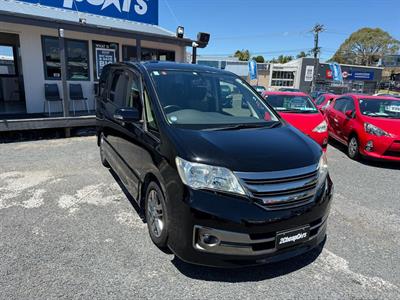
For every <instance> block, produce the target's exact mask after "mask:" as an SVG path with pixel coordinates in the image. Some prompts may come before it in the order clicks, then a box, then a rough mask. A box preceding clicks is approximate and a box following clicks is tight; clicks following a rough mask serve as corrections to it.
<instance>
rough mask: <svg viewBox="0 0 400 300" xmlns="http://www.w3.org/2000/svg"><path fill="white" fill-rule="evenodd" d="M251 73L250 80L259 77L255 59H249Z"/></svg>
mask: <svg viewBox="0 0 400 300" xmlns="http://www.w3.org/2000/svg"><path fill="white" fill-rule="evenodd" d="M249 75H250V80H254V79H257V75H258V74H257V62H256V61H255V60H253V59H252V60H250V61H249Z"/></svg>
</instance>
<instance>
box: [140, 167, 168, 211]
mask: <svg viewBox="0 0 400 300" xmlns="http://www.w3.org/2000/svg"><path fill="white" fill-rule="evenodd" d="M150 182H155V183H157V184H158V185H159V187H160V188H161V191H162V192H163V194H164V198H165V199H167V196H166V191H165V188H164V185H163V184H162V182H161V180H159V178H158V177H157V176H156V175H155V174H154V173H152V172H149V173H147V174H146V175H145V177H144V180H143V182H142V184H141V185H140V189H139V191H140V194H139V206H140V208H142V209H144V203H145V197H146V189H147V187H148V185H149V184H150Z"/></svg>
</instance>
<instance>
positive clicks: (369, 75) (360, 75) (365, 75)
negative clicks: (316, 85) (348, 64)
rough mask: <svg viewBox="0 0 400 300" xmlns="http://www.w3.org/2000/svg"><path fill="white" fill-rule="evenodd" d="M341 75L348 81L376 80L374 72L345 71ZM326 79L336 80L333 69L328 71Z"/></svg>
mask: <svg viewBox="0 0 400 300" xmlns="http://www.w3.org/2000/svg"><path fill="white" fill-rule="evenodd" d="M341 74H342V77H343V79H346V80H361V81H364V80H374V72H365V71H343V72H342V73H341ZM326 78H327V79H333V80H334V74H333V71H332V69H327V70H326ZM336 81H337V80H336Z"/></svg>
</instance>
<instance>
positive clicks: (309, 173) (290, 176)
mask: <svg viewBox="0 0 400 300" xmlns="http://www.w3.org/2000/svg"><path fill="white" fill-rule="evenodd" d="M235 174H236V176H238V177H239V179H240V181H241V183H242V184H243V186H244V187H245V188H246V189H247V191H248V193H249V194H250V196H251V197H252V198H254V199H256V200H257V202H258V203H259V204H260V205H262V206H263V207H265V208H268V209H284V208H289V207H297V206H301V205H306V204H308V203H310V202H312V201H313V199H314V195H315V193H316V191H317V185H318V175H319V173H318V164H315V165H311V166H308V167H304V168H298V169H291V170H283V171H271V172H235Z"/></svg>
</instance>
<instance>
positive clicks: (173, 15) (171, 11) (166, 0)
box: [164, 0, 182, 26]
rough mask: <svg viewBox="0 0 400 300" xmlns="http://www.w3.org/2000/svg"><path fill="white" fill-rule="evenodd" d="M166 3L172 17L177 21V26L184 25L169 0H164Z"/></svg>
mask: <svg viewBox="0 0 400 300" xmlns="http://www.w3.org/2000/svg"><path fill="white" fill-rule="evenodd" d="M164 2H165V5H166V6H167V8H168V10H169V12H170V13H171V15H172V17H173V18H174V20H175V23H176V26H179V25H181V24H182V23H181V22H180V21H179V20H178V17H177V16H176V14H175V13H174V11H173V10H172V8H171V6H170V5H169V3H168V0H164Z"/></svg>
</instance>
